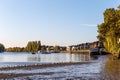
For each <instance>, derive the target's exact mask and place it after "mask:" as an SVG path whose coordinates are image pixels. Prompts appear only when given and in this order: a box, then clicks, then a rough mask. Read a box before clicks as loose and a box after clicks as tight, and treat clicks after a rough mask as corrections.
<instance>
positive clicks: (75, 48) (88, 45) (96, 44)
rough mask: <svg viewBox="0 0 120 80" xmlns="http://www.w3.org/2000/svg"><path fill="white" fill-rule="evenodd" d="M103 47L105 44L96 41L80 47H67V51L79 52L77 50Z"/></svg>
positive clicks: (79, 45)
mask: <svg viewBox="0 0 120 80" xmlns="http://www.w3.org/2000/svg"><path fill="white" fill-rule="evenodd" d="M98 47H103V43H102V42H100V41H95V42H92V43H82V44H78V45H72V46H69V47H67V51H77V50H88V49H90V48H98Z"/></svg>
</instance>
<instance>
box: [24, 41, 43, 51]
mask: <svg viewBox="0 0 120 80" xmlns="http://www.w3.org/2000/svg"><path fill="white" fill-rule="evenodd" d="M39 50H41V42H40V41H29V42H28V44H27V46H26V48H25V51H26V52H38V51H39Z"/></svg>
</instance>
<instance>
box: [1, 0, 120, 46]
mask: <svg viewBox="0 0 120 80" xmlns="http://www.w3.org/2000/svg"><path fill="white" fill-rule="evenodd" d="M119 4H120V1H119V0H0V37H1V38H0V43H3V44H4V45H5V47H13V46H20V47H22V46H26V44H27V42H28V41H33V40H41V42H42V44H46V45H65V46H68V45H73V44H79V43H85V42H92V41H96V40H97V38H96V36H97V34H98V33H97V24H100V23H101V22H102V21H103V12H104V10H105V9H106V8H111V7H114V8H117V6H118V5H119Z"/></svg>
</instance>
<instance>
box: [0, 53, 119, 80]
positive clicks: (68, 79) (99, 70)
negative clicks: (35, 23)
mask: <svg viewBox="0 0 120 80" xmlns="http://www.w3.org/2000/svg"><path fill="white" fill-rule="evenodd" d="M61 62H90V64H82V65H71V66H62V67H48V68H42V69H41V68H39V69H32V70H29V69H17V70H7V71H6V70H5V71H4V70H3V71H1V72H0V73H2V74H28V73H32V74H33V73H35V74H36V73H37V74H38V73H40V74H39V75H32V76H24V77H17V78H14V79H15V80H26V79H31V80H120V60H112V59H111V58H110V57H108V55H103V56H95V57H90V56H89V54H77V53H76V54H69V53H68V54H66V53H52V54H35V55H33V54H31V53H12V52H11V53H8V52H5V53H1V54H0V67H7V66H15V65H16V64H17V65H18V66H19V65H23V64H33V65H34V64H36V63H37V64H45V63H61ZM43 73H44V74H43ZM48 73H49V74H48ZM46 74H48V75H46ZM11 80H12V79H11Z"/></svg>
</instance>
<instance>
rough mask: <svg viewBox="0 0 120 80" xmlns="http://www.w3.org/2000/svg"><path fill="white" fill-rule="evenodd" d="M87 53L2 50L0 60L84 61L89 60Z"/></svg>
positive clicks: (40, 61)
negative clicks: (36, 52)
mask: <svg viewBox="0 0 120 80" xmlns="http://www.w3.org/2000/svg"><path fill="white" fill-rule="evenodd" d="M89 60H90V56H89V54H77V53H76V54H70V53H51V54H41V53H39V54H31V53H16V52H14V53H13V52H4V53H1V54H0V62H39V63H56V62H57V63H59V62H85V61H89Z"/></svg>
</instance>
